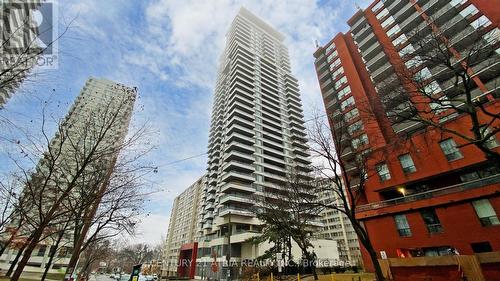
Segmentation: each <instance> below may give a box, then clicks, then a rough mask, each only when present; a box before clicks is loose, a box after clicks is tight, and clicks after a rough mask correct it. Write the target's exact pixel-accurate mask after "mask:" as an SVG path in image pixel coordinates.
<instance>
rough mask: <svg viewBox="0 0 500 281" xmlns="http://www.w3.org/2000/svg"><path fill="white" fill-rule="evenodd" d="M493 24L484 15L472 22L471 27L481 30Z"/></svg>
mask: <svg viewBox="0 0 500 281" xmlns="http://www.w3.org/2000/svg"><path fill="white" fill-rule="evenodd" d="M490 24H491V21H490V20H489V19H488V18H487V17H486V16H485V15H482V16H480V17H479V18H477V20H475V21H473V22H471V24H470V26H472V27H473V28H475V29H480V28H483V27H487V26H489V25H490Z"/></svg>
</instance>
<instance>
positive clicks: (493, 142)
mask: <svg viewBox="0 0 500 281" xmlns="http://www.w3.org/2000/svg"><path fill="white" fill-rule="evenodd" d="M480 130H481V135H482V136H483V138H484V137H485V136H487V135H488V134H490V133H491V130H490V128H488V127H486V126H483V127H482V128H481V129H480ZM484 144H485V146H486V147H487V148H490V149H491V148H495V147H497V146H498V145H499V144H498V141H497V138H496V136H494V135H492V136H491V137H489V138H488V139H487V140H486V141H485V142H484Z"/></svg>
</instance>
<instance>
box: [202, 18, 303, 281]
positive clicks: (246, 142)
mask: <svg viewBox="0 0 500 281" xmlns="http://www.w3.org/2000/svg"><path fill="white" fill-rule="evenodd" d="M226 40H227V41H226V47H225V50H224V52H223V54H222V56H221V58H220V62H219V63H220V65H219V69H218V77H217V84H216V88H215V96H214V105H213V110H212V122H211V128H210V134H209V146H208V169H207V185H206V187H205V190H204V203H203V204H204V205H203V211H202V214H203V215H202V221H201V227H202V229H203V239H202V240H203V241H201V243H200V244H199V251H198V252H199V254H198V257H199V260H200V261H203V260H204V259H205V261H206V262H207V263H208V262H212V261H213V258H214V257H213V256H215V258H216V259H217V260H218V261H223V260H225V255H226V254H227V253H228V247H227V244H228V237H227V236H228V235H227V234H228V225H231V232H230V241H231V256H232V258H234V259H235V261H240V260H244V259H254V258H256V257H257V256H259V249H258V247H257V246H256V245H252V244H251V243H245V242H244V241H245V240H247V239H248V238H250V237H253V236H255V235H258V233H259V232H260V230H261V228H262V223H261V222H260V221H259V220H258V219H257V218H256V216H255V213H254V212H252V207H253V206H254V205H255V201H254V199H255V198H256V197H258V196H266V194H269V193H271V192H273V190H276V189H279V185H280V184H283V183H284V182H285V181H286V176H287V171H289V169H291V168H292V167H293V168H295V169H298V170H303V171H307V169H308V168H307V165H308V164H310V161H309V159H308V157H309V154H308V152H307V145H306V142H307V140H306V134H305V132H304V131H305V128H304V125H303V123H304V121H303V113H302V108H301V107H302V105H301V100H300V94H299V89H298V84H297V79H296V78H295V77H294V76H293V75H292V74H291V69H290V62H289V57H288V50H287V48H286V46H285V45H284V44H283V40H284V37H283V35H282V34H280V33H279V32H277V31H276V30H275V29H274V28H272V27H271V26H269V25H268V24H267V23H265V22H264V21H262V20H261V19H259V18H257V17H256V16H255V15H253V14H252V13H250V12H249V11H248V10H246V9H245V8H241V9H240V11H239V13H238V14H237V16H236V18H235V19H234V20H233V22H232V24H231V27H230V29H229V31H228V33H227V35H226ZM230 222H231V223H230ZM202 270H203V269H202V268H200V270H199V272H198V273H197V275H198V276H201V275H202V274H201V271H202Z"/></svg>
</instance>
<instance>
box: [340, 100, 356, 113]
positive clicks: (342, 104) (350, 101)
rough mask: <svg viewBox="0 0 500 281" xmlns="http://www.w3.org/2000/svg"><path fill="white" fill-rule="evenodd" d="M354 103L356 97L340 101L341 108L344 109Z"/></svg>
mask: <svg viewBox="0 0 500 281" xmlns="http://www.w3.org/2000/svg"><path fill="white" fill-rule="evenodd" d="M353 104H354V98H353V97H349V98H348V99H346V100H344V101H343V102H341V103H340V108H341V109H342V110H344V109H346V108H347V107H349V106H351V105H353Z"/></svg>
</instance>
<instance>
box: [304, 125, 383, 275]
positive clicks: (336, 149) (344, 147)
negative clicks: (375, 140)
mask: <svg viewBox="0 0 500 281" xmlns="http://www.w3.org/2000/svg"><path fill="white" fill-rule="evenodd" d="M343 118H344V117H342V116H340V117H338V118H337V119H333V117H332V118H330V119H329V120H328V121H329V124H332V127H331V128H332V129H330V126H329V124H326V123H325V122H324V121H323V119H322V118H320V117H316V118H314V119H313V122H312V125H311V126H310V128H309V142H310V145H311V152H312V153H313V157H315V158H316V159H315V160H316V161H315V162H317V163H319V164H316V165H314V169H315V170H316V172H317V176H318V178H321V180H320V181H318V185H317V188H319V192H322V191H328V192H332V193H334V194H336V196H337V198H338V200H337V201H334V202H324V201H320V200H318V198H317V197H303V198H304V199H306V200H307V201H308V202H307V204H306V205H311V206H314V207H320V208H326V209H333V210H336V211H338V212H340V213H341V214H344V215H345V216H346V217H347V218H348V219H349V221H350V222H351V224H352V226H353V229H354V231H355V232H356V234H357V236H358V239H359V241H360V243H361V244H362V245H363V247H364V248H365V249H366V250H367V252H368V254H369V257H370V260H371V262H372V263H373V266H374V269H375V277H376V279H377V281H382V280H384V276H383V273H382V269H381V267H380V264H379V262H378V258H377V253H376V251H375V248H374V247H373V245H372V242H371V240H370V236H369V234H368V231H367V229H366V228H365V226H364V224H363V222H362V221H361V220H359V219H358V218H357V217H356V208H357V207H358V206H359V205H360V202H362V201H361V199H362V198H363V194H364V192H363V191H364V187H365V182H366V179H367V178H368V177H369V176H372V175H371V174H369V173H368V169H367V167H366V159H367V157H368V154H366V153H365V154H357V156H356V157H354V158H353V159H351V160H349V161H348V160H346V159H345V158H342V157H340V155H343V154H344V153H345V152H346V151H350V150H351V149H352V146H354V147H355V148H359V147H360V146H362V145H363V144H362V143H359V142H358V141H356V140H355V139H353V138H351V137H350V134H349V132H350V130H349V129H348V127H347V126H346V125H345V124H346V123H345V122H344V121H343ZM348 170H349V171H352V170H355V171H356V176H354V175H353V174H352V173H351V174H350V173H348ZM316 191H318V190H316Z"/></svg>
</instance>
